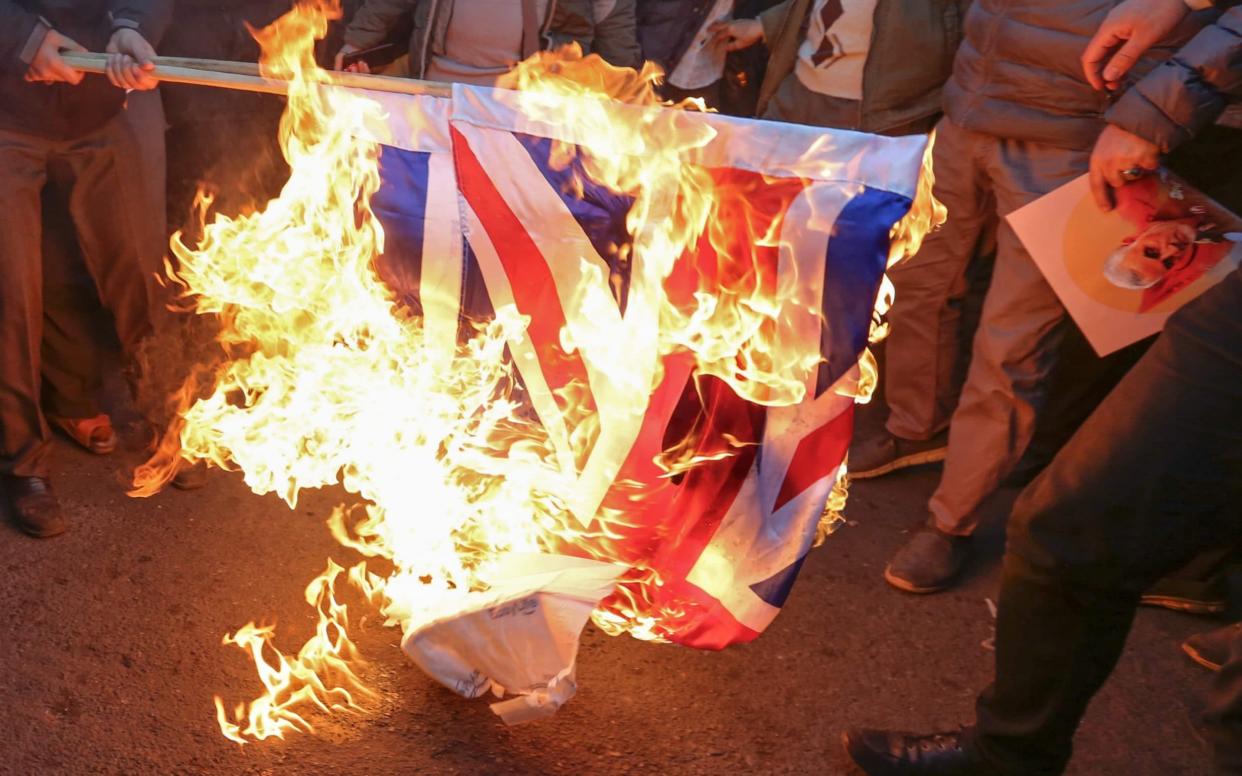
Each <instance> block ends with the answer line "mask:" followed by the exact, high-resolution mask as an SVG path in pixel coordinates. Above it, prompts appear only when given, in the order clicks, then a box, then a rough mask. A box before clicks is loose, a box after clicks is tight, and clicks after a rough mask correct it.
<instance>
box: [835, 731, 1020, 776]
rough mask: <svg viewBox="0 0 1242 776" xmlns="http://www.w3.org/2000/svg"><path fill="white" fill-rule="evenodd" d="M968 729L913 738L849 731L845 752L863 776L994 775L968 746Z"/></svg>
mask: <svg viewBox="0 0 1242 776" xmlns="http://www.w3.org/2000/svg"><path fill="white" fill-rule="evenodd" d="M972 732H973V731H972V730H971V729H970V728H963V729H962V730H956V731H953V732H948V733H931V734H929V735H914V734H912V733H901V732H898V731H895V730H851V731H849V732H848V733H845V734H844V735H843V736H841V742H842V743H843V744H844V745H845V753H846V754H848V755H849V756H850V759H852V760H853V761H854V763H855V764H856V765H857V766H858V767H859V768H861V769H862V770H863V772H864V773H866V774H867V776H996V771H995V769H993V768H991V767H989V766H988V765H987V764H986V763H985V762H983V760H982V759H981V758H980V757H979V756H978V754H976V753H975V750H974V748H973V747H972V746H971V745H970V738H971V733H972Z"/></svg>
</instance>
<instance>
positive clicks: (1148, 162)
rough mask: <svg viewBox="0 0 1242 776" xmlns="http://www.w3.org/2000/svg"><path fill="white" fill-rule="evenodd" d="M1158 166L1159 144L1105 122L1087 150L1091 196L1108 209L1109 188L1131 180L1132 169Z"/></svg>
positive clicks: (1100, 205) (1110, 197)
mask: <svg viewBox="0 0 1242 776" xmlns="http://www.w3.org/2000/svg"><path fill="white" fill-rule="evenodd" d="M1159 166H1160V147H1159V146H1157V145H1156V144H1155V143H1152V142H1151V141H1149V140H1145V139H1143V138H1141V137H1139V136H1138V135H1134V134H1131V133H1129V132H1127V131H1125V130H1124V129H1122V128H1120V127H1118V126H1115V125H1113V124H1109V125H1108V126H1107V127H1105V128H1104V131H1103V132H1101V133H1100V137H1099V139H1098V140H1096V141H1095V148H1094V149H1092V151H1091V170H1090V180H1091V195H1092V196H1093V197H1095V203H1096V204H1097V205H1098V206H1099V208H1100V210H1103V211H1104V212H1108V211H1110V210H1112V209H1113V205H1114V202H1113V189H1119V188H1121V187H1122V186H1124V185H1126V183H1127V182H1128V181H1130V180H1133V179H1134V177H1133V176H1134V173H1133V171H1135V170H1142V171H1151V170H1154V169H1156V168H1157V167H1159Z"/></svg>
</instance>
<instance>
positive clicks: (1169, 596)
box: [1139, 577, 1229, 615]
mask: <svg viewBox="0 0 1242 776" xmlns="http://www.w3.org/2000/svg"><path fill="white" fill-rule="evenodd" d="M1139 603H1141V604H1143V605H1144V606H1159V607H1160V608H1161V609H1171V610H1173V611H1175V612H1185V613H1186V614H1201V615H1214V614H1221V613H1223V612H1224V611H1225V610H1226V609H1228V608H1229V588H1228V586H1227V585H1226V584H1224V583H1223V582H1221V583H1218V582H1214V583H1212V584H1204V583H1202V582H1199V581H1197V580H1185V579H1177V578H1170V577H1165V578H1164V579H1161V580H1159V581H1158V582H1156V584H1154V585H1152V586H1151V588H1149V589H1148V591H1147V592H1146V593H1143V595H1142V596H1141V597H1140V598H1139Z"/></svg>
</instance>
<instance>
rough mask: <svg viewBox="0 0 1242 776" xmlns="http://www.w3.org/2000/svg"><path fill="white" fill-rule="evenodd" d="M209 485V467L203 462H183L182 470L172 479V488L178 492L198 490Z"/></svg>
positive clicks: (179, 469)
mask: <svg viewBox="0 0 1242 776" xmlns="http://www.w3.org/2000/svg"><path fill="white" fill-rule="evenodd" d="M206 484H207V465H206V464H205V463H203V462H202V461H196V462H195V463H190V462H189V461H182V462H181V466H180V468H178V469H177V473H176V474H175V475H174V476H173V478H172V486H173V487H174V488H176V489H177V490H198V489H199V488H201V487H204V486H205V485H206Z"/></svg>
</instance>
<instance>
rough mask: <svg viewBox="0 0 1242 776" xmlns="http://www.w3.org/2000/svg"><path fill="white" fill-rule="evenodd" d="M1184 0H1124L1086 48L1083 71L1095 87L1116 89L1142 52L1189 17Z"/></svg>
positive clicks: (1188, 10)
mask: <svg viewBox="0 0 1242 776" xmlns="http://www.w3.org/2000/svg"><path fill="white" fill-rule="evenodd" d="M1189 12H1190V8H1189V7H1188V6H1187V5H1186V3H1185V0H1125V2H1123V3H1122V4H1121V5H1118V6H1117V7H1115V8H1113V10H1112V11H1110V12H1109V14H1108V16H1106V17H1105V18H1104V23H1103V24H1101V25H1100V29H1098V30H1096V33H1095V36H1094V37H1092V38H1091V41H1090V42H1089V43H1087V47H1086V48H1085V49H1083V52H1082V57H1081V58H1080V61H1081V62H1082V72H1083V74H1084V75H1086V76H1087V81H1088V82H1089V83H1090V84H1091V86H1092V87H1093V88H1095V89H1100V90H1104V89H1109V90H1112V89H1116V88H1117V86H1118V85H1119V84H1120V83H1121V78H1122V77H1123V76H1124V75H1125V74H1126V73H1128V72H1129V71H1130V68H1131V67H1133V66H1134V63H1135V62H1137V61H1138V58H1139V57H1141V56H1142V55H1143V52H1145V51H1147V49H1149V48H1151V47H1152V46H1154V45H1155V44H1156V43H1158V42H1160V40H1161V39H1162V38H1164V36H1165V35H1167V34H1169V32H1170V31H1171V30H1172V29H1173V28H1174V27H1176V26H1177V25H1178V23H1179V22H1181V20H1182V19H1184V18H1186V14H1188V13H1189Z"/></svg>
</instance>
